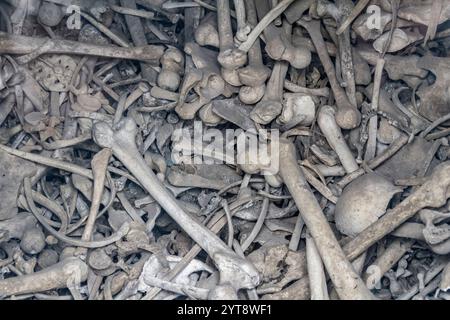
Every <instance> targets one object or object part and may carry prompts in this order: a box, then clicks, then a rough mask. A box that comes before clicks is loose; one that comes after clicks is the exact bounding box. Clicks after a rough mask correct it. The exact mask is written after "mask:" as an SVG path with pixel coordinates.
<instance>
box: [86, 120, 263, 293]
mask: <svg viewBox="0 0 450 320" xmlns="http://www.w3.org/2000/svg"><path fill="white" fill-rule="evenodd" d="M136 133H137V126H136V123H135V122H134V120H132V119H130V118H125V119H123V120H122V121H120V122H119V123H118V124H117V126H116V127H115V128H114V129H113V128H111V127H110V126H109V125H108V124H106V123H104V122H99V123H96V124H95V125H94V127H93V137H94V140H95V142H96V143H97V144H98V145H100V146H102V147H105V148H111V149H112V151H113V154H114V155H115V156H116V157H117V158H118V159H119V160H120V161H121V162H122V163H123V164H124V165H125V167H127V169H128V170H129V171H130V172H131V173H132V174H133V175H134V176H135V177H136V178H137V179H138V180H139V182H140V183H141V184H142V186H143V187H144V188H145V189H146V190H147V191H148V192H149V193H150V195H151V196H152V197H153V198H154V199H155V200H156V201H157V202H158V203H159V204H160V205H161V207H162V208H164V210H165V211H166V212H167V213H168V214H169V215H170V216H171V217H172V219H174V220H175V222H177V223H178V224H179V225H180V226H181V227H182V228H183V229H184V231H185V232H186V233H187V234H188V235H189V236H190V237H191V238H192V239H193V240H194V241H195V242H197V243H198V244H199V245H200V246H201V247H202V248H203V249H204V250H205V251H206V252H207V253H208V254H209V255H210V257H211V258H212V259H213V261H214V262H215V264H216V266H217V268H218V269H219V271H220V285H219V286H218V288H216V290H214V292H213V293H212V297H215V296H216V294H217V293H223V292H226V293H229V294H228V295H226V296H223V295H221V294H218V296H221V297H222V298H224V297H226V298H236V297H237V296H236V291H237V290H238V289H240V288H246V289H252V288H254V287H255V286H257V285H258V284H259V281H260V277H259V274H258V271H257V270H256V269H255V268H254V267H253V265H252V264H250V263H249V262H248V261H246V260H245V259H243V258H241V257H239V256H238V255H237V254H236V253H235V252H234V251H232V250H231V249H230V248H229V247H227V246H226V245H225V243H224V242H223V241H222V240H220V238H218V237H217V236H216V235H215V234H214V233H213V232H211V230H209V229H208V228H206V227H205V226H204V225H202V224H199V223H198V222H196V221H195V220H194V219H192V218H191V217H190V216H189V215H188V214H187V213H186V212H185V211H184V210H183V209H182V208H181V207H180V205H179V203H178V201H177V200H176V199H175V198H174V197H173V195H172V194H171V193H170V192H168V191H167V190H166V188H165V187H164V186H163V185H162V184H161V182H160V181H159V180H158V178H157V177H156V175H155V174H154V173H153V172H152V171H151V170H149V168H148V166H147V164H146V162H145V160H144V159H143V157H142V156H141V154H140V153H139V151H138V149H137V147H136V142H135V137H136ZM231 289H233V290H231ZM233 292H234V294H231V293H233Z"/></svg>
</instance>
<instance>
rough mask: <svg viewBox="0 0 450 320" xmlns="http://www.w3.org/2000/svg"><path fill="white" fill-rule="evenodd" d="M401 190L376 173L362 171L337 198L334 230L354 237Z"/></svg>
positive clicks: (370, 222) (382, 210)
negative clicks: (335, 228)
mask: <svg viewBox="0 0 450 320" xmlns="http://www.w3.org/2000/svg"><path fill="white" fill-rule="evenodd" d="M401 191H402V189H401V188H399V187H395V186H394V185H393V184H392V182H390V181H389V180H387V179H385V178H383V177H382V176H380V175H377V174H373V173H372V174H365V175H363V176H361V177H359V178H357V179H355V180H353V181H352V182H351V183H350V184H349V185H347V186H346V187H345V189H344V191H343V192H342V195H341V196H340V197H339V198H338V201H337V203H336V208H335V213H334V215H335V221H336V227H337V228H338V230H339V231H340V232H341V233H343V234H345V235H348V236H351V237H354V236H356V235H357V234H358V233H360V232H361V231H363V230H364V229H366V228H367V227H368V226H370V225H371V224H372V223H374V222H375V221H377V220H378V218H379V217H381V216H382V215H383V214H384V213H385V212H386V208H387V205H388V204H389V201H390V200H391V198H392V196H393V195H394V194H396V193H399V192H401Z"/></svg>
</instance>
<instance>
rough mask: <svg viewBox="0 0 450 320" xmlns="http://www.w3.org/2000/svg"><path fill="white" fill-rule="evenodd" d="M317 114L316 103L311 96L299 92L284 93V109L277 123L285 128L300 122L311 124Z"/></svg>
mask: <svg viewBox="0 0 450 320" xmlns="http://www.w3.org/2000/svg"><path fill="white" fill-rule="evenodd" d="M315 115H316V104H315V103H314V100H313V99H312V97H311V96H307V95H304V94H301V93H300V94H299V93H284V94H283V111H282V112H281V115H280V116H279V117H278V118H277V123H280V124H282V125H283V127H282V128H283V129H286V130H289V129H291V128H293V127H295V126H297V125H299V124H301V125H303V126H309V125H311V124H312V123H313V121H314V118H315Z"/></svg>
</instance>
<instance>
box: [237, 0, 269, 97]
mask: <svg viewBox="0 0 450 320" xmlns="http://www.w3.org/2000/svg"><path fill="white" fill-rule="evenodd" d="M245 6H246V10H247V19H248V22H249V23H250V24H251V25H256V23H257V15H256V8H255V2H254V0H248V1H245ZM269 74H270V69H269V68H268V67H266V66H265V65H264V63H263V60H262V54H261V47H260V42H259V39H257V40H256V41H255V43H254V44H253V46H252V47H251V48H250V50H249V51H248V65H247V66H246V67H244V68H241V69H239V70H238V75H239V80H240V81H241V83H242V84H243V86H242V87H241V88H240V90H239V99H240V100H241V101H242V102H243V103H245V104H255V103H257V102H258V101H259V100H261V98H262V97H263V95H264V91H265V88H266V86H265V82H266V80H267V78H268V77H269Z"/></svg>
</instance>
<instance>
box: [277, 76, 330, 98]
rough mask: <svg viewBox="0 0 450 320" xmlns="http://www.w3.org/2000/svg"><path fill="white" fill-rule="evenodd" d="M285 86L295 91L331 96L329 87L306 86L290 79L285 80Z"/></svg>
mask: <svg viewBox="0 0 450 320" xmlns="http://www.w3.org/2000/svg"><path fill="white" fill-rule="evenodd" d="M284 88H285V89H286V90H289V91H291V92H294V93H303V94H305V95H311V96H320V97H329V96H330V89H328V88H314V89H310V88H305V87H301V86H298V85H296V84H295V83H292V82H291V81H289V80H284Z"/></svg>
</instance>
